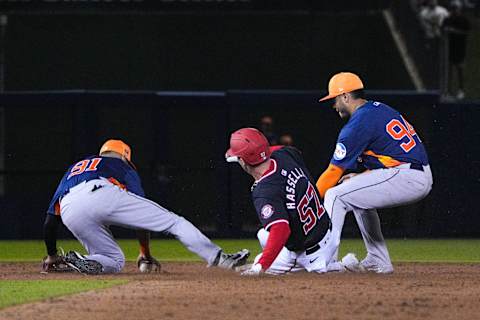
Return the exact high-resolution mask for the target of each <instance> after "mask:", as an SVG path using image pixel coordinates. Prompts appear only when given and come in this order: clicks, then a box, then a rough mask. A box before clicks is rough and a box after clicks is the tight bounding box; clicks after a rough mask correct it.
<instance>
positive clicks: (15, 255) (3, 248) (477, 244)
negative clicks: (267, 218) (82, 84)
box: [0, 239, 480, 309]
mask: <svg viewBox="0 0 480 320" xmlns="http://www.w3.org/2000/svg"><path fill="white" fill-rule="evenodd" d="M214 242H215V243H217V244H218V245H219V246H221V247H222V248H224V250H225V251H227V252H234V251H237V250H239V249H241V248H247V249H249V250H250V251H251V252H252V256H251V259H253V257H255V255H256V254H257V253H259V252H260V246H259V244H258V242H257V241H256V240H253V239H247V240H245V239H243V240H215V241H214ZM119 244H120V246H121V247H122V249H123V251H124V253H125V256H126V257H127V260H129V261H133V260H135V258H136V257H137V254H138V244H137V241H135V240H120V241H119ZM387 245H388V248H389V251H390V255H391V257H392V260H393V261H394V262H451V263H479V262H480V250H479V248H480V240H477V239H472V240H465V239H459V240H456V239H451V240H447V239H440V240H410V239H408V240H402V239H388V240H387ZM58 246H59V247H60V246H61V247H63V248H64V249H65V250H77V251H80V252H83V253H85V251H84V250H83V248H82V247H81V245H80V244H79V243H78V242H77V241H75V240H61V241H59V242H58ZM151 248H152V253H153V255H154V256H156V257H157V258H158V259H159V260H160V261H201V259H200V258H199V257H197V256H196V255H195V254H193V253H191V252H189V251H188V250H187V249H185V247H184V246H183V245H182V244H181V243H180V242H179V241H176V240H158V239H155V240H152V244H151ZM347 252H355V253H357V255H358V256H359V257H360V258H362V257H363V256H364V255H365V248H364V245H363V241H362V240H360V239H344V240H342V244H341V247H340V256H343V255H344V254H346V253H347ZM44 255H45V247H44V244H43V242H42V241H38V240H32V241H0V262H7V261H8V262H39V261H40V260H41V258H42V257H43V256H44ZM126 282H127V281H126V280H97V279H94V278H91V277H86V278H85V279H81V280H22V281H20V280H1V281H0V309H1V308H4V307H6V306H11V305H15V304H21V303H26V302H31V301H36V300H43V299H46V298H50V297H58V296H63V295H66V294H73V293H78V292H82V291H87V290H92V289H101V288H106V287H110V286H114V285H120V284H124V283H126Z"/></svg>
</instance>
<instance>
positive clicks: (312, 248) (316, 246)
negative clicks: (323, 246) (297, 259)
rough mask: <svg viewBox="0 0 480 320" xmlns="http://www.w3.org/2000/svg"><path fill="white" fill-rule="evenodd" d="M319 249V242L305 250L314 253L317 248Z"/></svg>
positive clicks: (307, 252)
mask: <svg viewBox="0 0 480 320" xmlns="http://www.w3.org/2000/svg"><path fill="white" fill-rule="evenodd" d="M319 249H320V245H319V244H318V243H317V244H316V245H314V246H313V247H310V248H308V249H307V250H305V253H306V254H307V255H309V254H312V253H315V252H317V250H319Z"/></svg>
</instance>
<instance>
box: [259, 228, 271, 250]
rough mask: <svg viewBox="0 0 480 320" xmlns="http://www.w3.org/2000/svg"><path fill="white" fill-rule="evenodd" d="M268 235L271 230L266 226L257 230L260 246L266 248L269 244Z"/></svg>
mask: <svg viewBox="0 0 480 320" xmlns="http://www.w3.org/2000/svg"><path fill="white" fill-rule="evenodd" d="M268 235H269V232H268V231H267V230H265V229H264V228H261V229H260V230H258V232H257V238H258V242H260V246H261V247H262V248H265V246H266V245H267V240H268Z"/></svg>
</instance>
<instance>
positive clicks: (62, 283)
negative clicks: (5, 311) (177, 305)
mask: <svg viewBox="0 0 480 320" xmlns="http://www.w3.org/2000/svg"><path fill="white" fill-rule="evenodd" d="M92 279H93V278H90V279H87V280H2V281H0V309H1V308H5V307H7V306H12V305H16V304H21V303H26V302H32V301H37V300H44V299H46V298H52V297H59V296H64V295H67V294H73V293H78V292H82V291H87V290H93V289H102V288H107V287H111V286H115V285H120V284H124V283H126V282H127V281H125V280H92Z"/></svg>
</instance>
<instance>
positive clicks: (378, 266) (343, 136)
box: [317, 72, 433, 273]
mask: <svg viewBox="0 0 480 320" xmlns="http://www.w3.org/2000/svg"><path fill="white" fill-rule="evenodd" d="M328 91H329V94H328V95H327V96H326V97H324V98H322V99H320V101H326V100H330V99H332V100H334V104H333V108H334V109H335V110H336V111H337V112H338V113H339V115H340V117H341V118H347V119H348V122H347V124H346V125H345V126H344V127H343V128H342V130H341V132H340V135H339V137H338V140H337V145H336V148H335V152H334V154H333V157H332V159H331V161H330V165H329V167H328V168H327V169H326V170H325V171H324V173H323V174H322V175H321V176H320V178H319V179H318V181H317V188H318V191H319V192H320V195H321V196H322V197H325V201H324V205H325V208H326V210H327V212H328V214H329V215H330V217H331V219H332V237H333V238H335V241H336V242H340V235H341V232H342V228H343V223H344V221H345V215H346V214H347V212H349V211H353V214H354V215H355V219H356V220H357V224H358V227H359V229H360V232H361V233H362V237H363V241H364V242H365V246H366V249H367V256H366V257H365V259H363V260H362V262H361V264H360V266H361V269H362V270H364V271H371V272H375V273H391V272H393V265H392V263H391V261H390V256H389V254H388V250H387V246H386V244H385V240H384V238H383V235H382V231H381V228H380V219H379V217H378V213H377V209H379V208H387V207H394V206H399V205H404V204H410V203H414V202H416V201H419V200H421V199H423V198H424V197H426V196H427V194H428V193H429V192H430V190H431V189H432V181H433V180H432V172H431V171H430V166H429V164H428V157H427V153H426V151H425V147H424V145H423V143H422V141H421V140H420V137H419V136H418V134H417V132H416V131H415V130H414V128H413V126H412V125H411V124H410V123H408V122H407V120H406V119H405V118H404V117H403V116H402V115H401V114H400V113H399V112H398V111H396V110H394V109H393V108H391V107H389V106H388V105H386V104H384V103H381V102H376V101H368V100H366V99H365V97H364V96H365V94H364V91H363V83H362V81H361V79H360V78H359V77H358V76H357V75H356V74H354V73H350V72H341V73H338V74H336V75H334V76H333V77H332V78H331V79H330V82H329V84H328ZM359 168H363V169H364V170H365V169H366V170H367V171H364V172H363V173H361V174H355V173H351V174H345V173H346V172H347V171H349V170H352V171H356V170H358V169H359ZM338 183H340V184H338Z"/></svg>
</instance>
